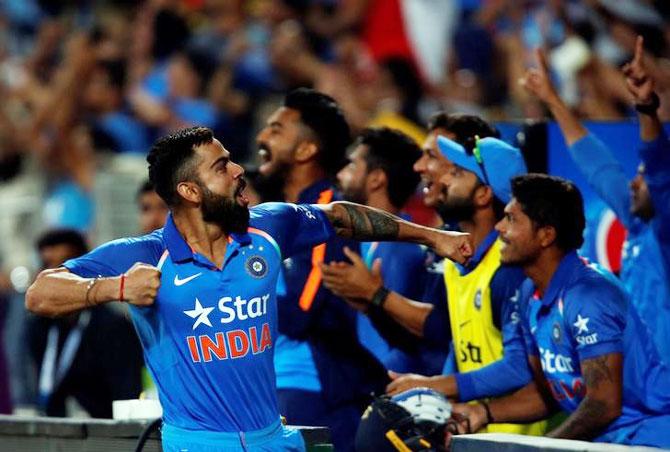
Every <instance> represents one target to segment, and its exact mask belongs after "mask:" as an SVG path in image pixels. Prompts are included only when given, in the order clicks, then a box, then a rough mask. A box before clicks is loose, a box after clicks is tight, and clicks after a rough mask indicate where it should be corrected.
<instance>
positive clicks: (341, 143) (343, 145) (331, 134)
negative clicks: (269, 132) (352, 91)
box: [284, 88, 351, 177]
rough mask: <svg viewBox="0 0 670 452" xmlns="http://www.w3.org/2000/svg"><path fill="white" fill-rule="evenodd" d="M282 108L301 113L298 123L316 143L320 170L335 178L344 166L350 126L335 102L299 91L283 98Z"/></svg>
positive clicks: (326, 97)
mask: <svg viewBox="0 0 670 452" xmlns="http://www.w3.org/2000/svg"><path fill="white" fill-rule="evenodd" d="M284 107H286V108H290V109H292V110H297V111H298V112H299V113H300V121H301V122H302V123H303V124H304V125H305V126H307V127H308V128H309V129H310V130H311V131H312V132H313V133H314V135H315V136H316V139H317V140H318V145H319V156H318V159H319V163H320V164H321V167H322V168H323V169H324V170H325V171H326V173H327V174H328V175H329V176H331V177H332V176H334V175H335V174H336V173H337V171H339V169H340V168H342V166H343V165H344V163H345V155H346V150H347V146H349V144H351V131H350V130H349V124H347V120H346V119H345V118H344V113H342V110H341V109H340V107H339V106H338V105H337V102H335V99H333V98H332V97H330V96H328V95H326V94H323V93H321V92H319V91H315V90H313V89H309V88H298V89H296V90H293V91H291V92H290V93H288V94H287V95H286V98H285V99H284Z"/></svg>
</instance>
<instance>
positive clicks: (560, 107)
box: [547, 97, 588, 146]
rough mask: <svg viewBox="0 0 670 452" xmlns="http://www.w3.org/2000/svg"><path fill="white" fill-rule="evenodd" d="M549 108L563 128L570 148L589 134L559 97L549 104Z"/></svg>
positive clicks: (564, 136) (562, 130)
mask: <svg viewBox="0 0 670 452" xmlns="http://www.w3.org/2000/svg"><path fill="white" fill-rule="evenodd" d="M547 107H548V108H549V111H551V114H552V115H553V116H554V119H555V120H556V122H557V123H558V126H559V127H560V128H561V132H562V133H563V138H564V139H565V142H566V144H567V145H568V146H572V145H573V144H574V143H575V142H576V141H579V140H580V139H581V138H583V137H584V136H585V135H586V134H587V133H588V130H586V128H585V127H584V126H583V125H582V123H581V122H580V121H579V119H578V118H577V117H576V116H575V114H574V113H573V112H572V111H571V110H570V108H569V107H568V106H567V105H566V104H565V102H563V101H562V100H561V99H560V98H559V97H556V98H554V99H552V100H551V101H550V102H547Z"/></svg>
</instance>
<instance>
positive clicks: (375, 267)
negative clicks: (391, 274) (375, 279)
mask: <svg viewBox="0 0 670 452" xmlns="http://www.w3.org/2000/svg"><path fill="white" fill-rule="evenodd" d="M371 270H372V274H373V275H375V276H379V275H381V274H382V258H381V257H378V258H377V259H375V261H374V262H373V263H372V269H371Z"/></svg>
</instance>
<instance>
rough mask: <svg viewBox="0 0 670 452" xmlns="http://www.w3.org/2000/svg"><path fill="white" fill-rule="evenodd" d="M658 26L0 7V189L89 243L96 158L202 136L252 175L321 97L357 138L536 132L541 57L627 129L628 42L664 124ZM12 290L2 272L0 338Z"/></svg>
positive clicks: (39, 2) (659, 13) (666, 77)
mask: <svg viewBox="0 0 670 452" xmlns="http://www.w3.org/2000/svg"><path fill="white" fill-rule="evenodd" d="M669 18H670V6H668V4H667V3H666V2H663V1H661V0H656V1H654V0H629V1H625V2H621V1H616V0H567V1H557V0H527V1H515V0H431V1H428V0H339V1H336V0H246V1H245V0H147V1H143V2H135V1H128V0H116V1H114V0H108V1H103V0H99V1H90V0H89V1H49V0H0V96H1V98H2V99H3V101H2V102H1V103H0V188H1V187H2V186H3V184H9V183H11V181H13V180H14V179H15V178H17V176H19V175H21V174H22V173H25V172H26V171H32V172H34V173H35V174H38V175H39V176H40V178H41V179H42V180H43V181H44V186H45V192H44V203H43V205H42V207H41V208H42V210H43V211H42V218H43V219H44V226H45V228H46V227H47V226H48V227H68V228H74V229H77V230H79V231H82V232H84V233H86V232H91V231H92V230H93V227H94V221H95V199H94V196H93V194H92V193H93V186H94V184H95V180H96V174H97V172H98V171H100V165H101V160H100V158H99V157H100V156H102V155H104V154H110V153H111V154H126V155H127V154H133V155H136V156H137V157H138V158H143V157H144V155H145V154H146V153H147V151H148V150H149V148H150V146H151V143H152V142H153V141H154V140H155V139H156V138H158V137H160V136H163V135H165V134H166V133H169V132H173V131H175V130H178V129H181V128H184V127H189V126H195V125H199V126H205V127H209V128H211V129H213V130H214V134H215V136H217V137H218V138H219V139H220V140H221V141H222V143H223V144H224V146H225V147H226V148H227V149H228V150H229V151H230V152H231V155H232V159H233V160H235V161H237V162H240V163H244V164H245V165H246V166H248V167H249V168H250V169H251V171H250V173H249V174H250V175H253V174H255V173H254V172H253V167H254V166H255V165H256V164H257V156H256V150H257V144H256V139H255V138H256V136H257V132H258V131H259V129H261V128H262V127H263V124H264V122H265V120H266V118H267V117H268V114H269V113H270V112H271V109H273V108H275V107H276V105H277V104H278V102H279V101H280V99H281V97H282V96H283V95H284V94H285V93H286V92H287V91H289V90H290V89H292V88H296V87H299V86H309V87H313V88H315V89H317V90H319V91H321V92H323V93H326V94H328V95H330V96H332V97H333V98H334V99H335V100H336V101H337V103H338V104H339V105H340V107H341V108H342V110H343V112H344V114H345V116H346V120H347V122H348V123H349V125H350V128H351V132H352V136H357V135H359V134H360V133H361V132H362V131H364V130H365V129H366V128H367V127H370V126H388V127H392V128H394V129H399V130H401V131H402V132H404V133H405V134H407V135H408V136H409V137H411V138H413V139H414V140H415V141H416V142H417V143H418V144H421V143H422V142H423V140H424V138H425V137H426V133H427V131H426V130H425V129H424V127H423V125H425V124H426V123H427V121H428V118H429V117H431V116H432V115H433V113H435V112H436V111H442V112H445V113H455V112H460V113H467V114H472V115H478V116H481V117H484V118H486V119H487V120H489V121H492V122H495V121H505V120H520V119H530V120H539V119H542V118H544V117H545V116H546V113H547V107H546V106H545V105H544V104H543V103H542V101H541V100H540V99H538V98H537V97H536V96H533V95H531V94H529V92H528V91H527V90H526V89H524V87H523V86H522V85H521V84H520V83H519V80H520V79H522V78H523V76H524V74H525V73H526V70H527V68H528V67H529V66H532V65H533V64H534V54H533V52H534V50H535V49H536V48H538V47H539V48H543V49H544V50H545V51H546V54H547V59H548V65H549V68H550V70H551V76H552V78H553V80H554V82H555V84H556V86H557V89H558V91H559V92H560V97H561V98H562V99H564V100H565V102H566V104H567V105H568V107H569V108H570V109H571V110H572V111H573V112H574V113H575V114H576V115H577V118H579V119H581V120H621V119H628V118H634V117H635V116H636V112H635V110H634V109H633V107H632V105H633V103H632V99H631V97H630V94H629V92H628V90H627V88H626V83H625V77H624V75H623V74H622V72H621V67H622V66H623V65H624V63H626V62H627V61H630V59H631V56H632V55H633V53H634V50H635V45H636V37H637V36H638V35H641V36H643V37H644V39H645V40H644V42H645V54H644V59H645V63H646V68H647V70H648V71H649V73H650V74H651V77H652V78H653V79H654V80H655V83H656V92H657V94H658V96H659V98H660V105H661V107H660V109H659V116H660V118H661V119H662V120H668V119H670V21H669V20H668V19H669ZM250 179H251V180H252V182H253V177H251V178H250ZM150 195H151V193H150ZM143 196H144V193H143V192H141V193H140V195H139V196H138V202H139V203H140V207H141V209H142V211H143V212H149V211H150V210H151V209H152V207H151V206H150V204H151V202H150V199H149V198H147V199H146V200H145V199H144V198H143ZM145 201H146V202H145ZM157 202H158V201H157ZM145 204H146V207H145ZM156 208H157V209H159V210H160V212H158V214H159V215H163V216H164V214H165V211H164V210H165V207H164V206H163V205H158V206H157V207H156ZM143 221H144V220H143ZM146 221H148V222H150V219H149V220H146ZM142 227H143V228H144V226H142ZM149 229H152V227H148V229H147V230H149ZM2 257H3V256H0V264H2V260H3V259H2ZM8 287H9V282H8V280H7V278H6V277H4V276H3V274H2V271H0V325H1V321H2V316H3V312H4V311H5V310H6V309H5V305H6V303H4V302H3V296H4V295H3V292H5V289H6V288H8ZM1 329H2V328H1V327H0V331H1ZM48 330H49V328H47V327H45V328H44V331H48ZM2 358H3V356H2V350H1V349H0V359H2ZM2 367H3V366H2V364H1V363H0V371H1V370H2ZM2 379H3V377H2V375H0V380H2ZM2 389H4V390H5V392H6V389H7V385H6V384H4V383H3V382H2V381H0V390H2ZM7 398H8V395H7V394H0V412H2V411H3V409H4V410H5V411H7V410H8V409H7V408H3V405H2V402H3V401H6V400H7ZM6 405H7V406H8V404H6Z"/></svg>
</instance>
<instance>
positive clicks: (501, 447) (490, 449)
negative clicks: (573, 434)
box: [451, 433, 660, 452]
mask: <svg viewBox="0 0 670 452" xmlns="http://www.w3.org/2000/svg"><path fill="white" fill-rule="evenodd" d="M659 450H660V449H656V448H653V447H640V446H622V445H619V444H606V443H589V442H586V441H573V440H567V439H553V438H545V437H539V436H524V435H510V434H506V433H477V434H475V435H462V436H454V437H453V439H452V443H451V451H452V452H480V451H486V452H544V451H555V452H573V451H581V452H643V451H646V452H658V451H659Z"/></svg>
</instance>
